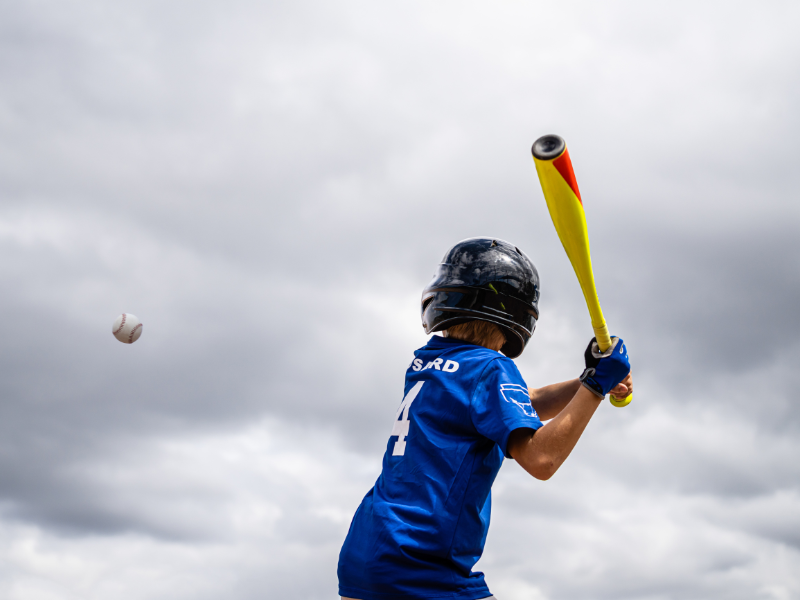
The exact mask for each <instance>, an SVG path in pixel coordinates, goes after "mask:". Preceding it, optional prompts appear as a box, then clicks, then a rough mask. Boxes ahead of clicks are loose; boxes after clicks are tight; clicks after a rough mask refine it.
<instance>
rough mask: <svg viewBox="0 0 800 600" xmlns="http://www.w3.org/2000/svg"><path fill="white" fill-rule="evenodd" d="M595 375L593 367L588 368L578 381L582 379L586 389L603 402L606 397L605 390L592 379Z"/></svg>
mask: <svg viewBox="0 0 800 600" xmlns="http://www.w3.org/2000/svg"><path fill="white" fill-rule="evenodd" d="M594 374H595V370H594V369H593V368H591V367H587V368H586V369H584V371H583V373H581V376H580V377H579V378H578V379H580V381H581V383H582V384H583V386H584V387H585V388H586V389H588V390H589V391H591V392H592V393H593V394H595V395H596V396H599V397H600V399H601V400H602V399H603V398H605V397H606V395H605V394H604V393H603V388H602V387H600V384H599V383H597V382H596V381H595V380H594V379H592V376H593V375H594Z"/></svg>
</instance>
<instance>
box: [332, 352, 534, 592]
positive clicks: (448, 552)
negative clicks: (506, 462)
mask: <svg viewBox="0 0 800 600" xmlns="http://www.w3.org/2000/svg"><path fill="white" fill-rule="evenodd" d="M541 426H542V422H541V421H540V420H539V417H538V415H537V414H536V412H535V411H534V410H533V407H532V406H531V402H530V398H529V396H528V388H527V386H526V385H525V382H524V381H523V379H522V376H521V375H520V373H519V371H518V370H517V367H516V365H515V364H514V362H513V361H512V360H511V359H509V358H506V357H505V356H503V355H502V354H500V353H499V352H495V351H494V350H490V349H488V348H484V347H483V346H476V345H474V344H469V343H466V342H462V341H459V340H454V339H450V338H441V337H437V336H434V337H432V338H431V339H430V340H429V341H428V343H427V345H425V346H424V347H423V348H420V349H419V350H417V351H416V352H415V353H414V360H413V362H412V363H411V365H409V368H408V371H407V372H406V383H405V392H404V397H403V401H402V402H401V403H400V406H399V408H398V409H397V414H396V416H395V420H394V425H393V427H392V432H391V436H390V437H389V442H388V444H387V448H386V454H385V455H384V457H383V471H382V473H381V475H380V477H379V478H378V481H377V482H376V483H375V486H374V487H373V488H372V489H371V490H370V491H369V492H368V493H367V495H366V496H365V497H364V500H363V501H362V502H361V506H359V507H358V510H357V511H356V514H355V516H354V517H353V521H352V523H351V524H350V531H349V532H348V534H347V539H346V540H345V542H344V546H343V547H342V551H341V554H340V555H339V594H340V595H342V596H346V597H350V598H358V599H360V600H395V599H396V600H401V599H402V600H406V599H408V598H424V599H433V598H448V599H451V598H452V599H463V600H476V599H478V598H485V597H487V596H490V595H491V593H490V592H489V588H488V587H487V586H486V583H485V582H484V578H483V573H481V572H472V567H473V566H474V565H475V563H476V562H477V561H478V559H479V558H480V556H481V554H482V553H483V546H484V544H485V542H486V533H487V530H488V528H489V515H490V512H491V496H490V490H491V487H492V483H493V482H494V479H495V477H496V475H497V472H498V470H499V469H500V465H501V464H502V463H503V456H504V455H507V452H506V444H507V443H508V436H509V434H510V433H511V432H512V431H514V430H515V429H519V428H521V427H528V428H530V429H538V428H539V427H541Z"/></svg>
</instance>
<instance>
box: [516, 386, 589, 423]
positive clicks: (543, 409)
mask: <svg viewBox="0 0 800 600" xmlns="http://www.w3.org/2000/svg"><path fill="white" fill-rule="evenodd" d="M579 387H581V382H580V380H579V379H572V380H570V381H562V382H561V383H553V384H551V385H546V386H544V387H541V388H528V394H529V395H530V397H531V405H532V406H533V409H534V410H535V411H536V414H537V415H539V418H540V419H541V420H542V421H549V420H550V419H552V418H554V417H556V416H557V415H558V413H560V412H561V411H562V410H564V408H565V407H566V406H567V404H569V402H570V400H572V398H574V397H575V393H576V392H577V391H578V388H579Z"/></svg>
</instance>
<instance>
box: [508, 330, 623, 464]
mask: <svg viewBox="0 0 800 600" xmlns="http://www.w3.org/2000/svg"><path fill="white" fill-rule="evenodd" d="M615 340H616V338H615ZM584 356H585V358H586V370H585V371H584V374H583V375H582V376H581V381H582V383H583V385H580V386H579V387H578V389H577V391H576V392H575V394H574V396H573V397H572V399H571V400H570V401H569V402H568V403H567V405H566V406H565V407H564V408H563V409H562V410H561V411H560V412H559V413H558V414H557V416H556V417H554V418H553V419H552V420H551V421H550V422H549V423H547V424H546V425H544V426H543V427H541V428H540V429H538V430H537V431H536V432H535V433H534V431H533V430H532V429H526V428H523V429H517V430H515V431H513V432H512V433H511V435H510V436H509V439H508V447H507V448H508V453H509V455H510V456H511V457H512V458H514V460H516V461H517V462H518V463H519V464H520V466H522V468H523V469H525V470H526V471H527V472H528V473H530V474H531V475H533V476H534V477H536V478H537V479H542V480H545V479H550V477H552V476H553V474H554V473H555V472H556V471H557V470H558V469H559V467H560V466H561V465H562V464H564V461H565V460H567V457H568V456H569V455H570V453H571V452H572V449H573V448H574V447H575V445H576V444H577V443H578V440H579V439H580V437H581V435H582V434H583V431H584V430H585V429H586V425H588V423H589V420H590V419H591V418H592V416H593V415H594V412H595V411H596V410H597V407H598V406H599V405H600V402H602V400H603V398H605V396H606V394H608V393H609V392H611V391H612V390H613V391H614V392H615V393H619V394H620V395H621V394H622V393H628V392H630V393H632V392H633V380H632V378H631V377H630V363H629V362H628V353H627V350H626V348H625V345H624V343H623V342H622V340H621V339H620V340H616V341H615V343H614V345H613V346H612V347H611V348H609V350H608V351H607V352H605V353H602V354H601V353H599V350H598V349H597V344H596V343H595V340H592V342H590V343H589V347H588V348H587V349H586V353H585V355H584ZM566 383H567V384H568V383H570V382H566ZM557 385H561V384H557ZM573 385H574V384H573ZM622 388H625V389H624V390H623V389H622ZM562 393H563V390H562Z"/></svg>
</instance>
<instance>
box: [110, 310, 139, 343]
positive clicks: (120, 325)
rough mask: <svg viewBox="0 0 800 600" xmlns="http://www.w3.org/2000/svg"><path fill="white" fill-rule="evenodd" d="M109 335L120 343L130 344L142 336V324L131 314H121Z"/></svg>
mask: <svg viewBox="0 0 800 600" xmlns="http://www.w3.org/2000/svg"><path fill="white" fill-rule="evenodd" d="M111 333H113V334H114V337H115V338H117V339H118V340H119V341H120V342H123V343H125V344H132V343H133V342H135V341H136V340H138V339H139V336H140V335H142V322H141V321H140V320H139V319H137V318H136V315H132V314H131V313H123V314H121V315H120V316H118V317H117V320H116V321H114V324H113V325H112V326H111Z"/></svg>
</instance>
